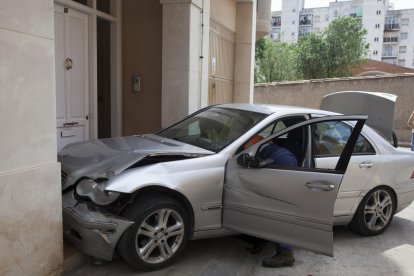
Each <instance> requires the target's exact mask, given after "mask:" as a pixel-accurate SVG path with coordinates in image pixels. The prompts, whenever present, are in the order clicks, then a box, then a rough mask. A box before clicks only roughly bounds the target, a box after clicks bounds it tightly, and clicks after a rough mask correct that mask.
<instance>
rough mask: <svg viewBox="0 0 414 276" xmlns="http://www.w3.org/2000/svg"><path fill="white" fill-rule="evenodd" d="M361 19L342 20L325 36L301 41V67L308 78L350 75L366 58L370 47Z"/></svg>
mask: <svg viewBox="0 0 414 276" xmlns="http://www.w3.org/2000/svg"><path fill="white" fill-rule="evenodd" d="M366 33H367V31H366V30H365V29H363V27H362V22H361V20H360V19H356V18H352V17H348V16H346V17H340V18H338V19H336V20H334V21H332V22H331V24H329V26H328V28H327V29H326V30H325V31H324V33H323V34H322V35H315V34H312V35H309V36H305V37H302V38H301V39H300V41H299V54H298V64H299V69H300V72H301V73H302V74H303V76H304V77H305V78H332V77H345V76H349V75H351V69H352V67H354V66H356V65H358V64H360V63H361V62H363V61H364V60H365V59H366V55H367V51H368V44H367V43H366V42H365V40H364V38H365V35H366Z"/></svg>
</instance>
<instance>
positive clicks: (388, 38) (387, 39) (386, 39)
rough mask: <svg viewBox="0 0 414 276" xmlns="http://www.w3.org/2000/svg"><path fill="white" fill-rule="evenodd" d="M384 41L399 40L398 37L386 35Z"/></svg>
mask: <svg viewBox="0 0 414 276" xmlns="http://www.w3.org/2000/svg"><path fill="white" fill-rule="evenodd" d="M383 42H384V43H390V42H398V37H396V36H394V37H384V38H383Z"/></svg>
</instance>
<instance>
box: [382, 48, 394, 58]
mask: <svg viewBox="0 0 414 276" xmlns="http://www.w3.org/2000/svg"><path fill="white" fill-rule="evenodd" d="M395 52H396V51H394V47H392V45H385V46H384V51H383V53H382V56H384V57H392V56H396V54H395Z"/></svg>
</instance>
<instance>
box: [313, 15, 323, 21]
mask: <svg viewBox="0 0 414 276" xmlns="http://www.w3.org/2000/svg"><path fill="white" fill-rule="evenodd" d="M320 21H321V17H320V16H319V15H315V17H314V18H313V22H320Z"/></svg>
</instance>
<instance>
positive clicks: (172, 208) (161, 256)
mask: <svg viewBox="0 0 414 276" xmlns="http://www.w3.org/2000/svg"><path fill="white" fill-rule="evenodd" d="M123 216H125V217H127V218H129V219H131V220H133V221H135V224H134V225H133V226H131V227H130V228H128V230H127V231H125V233H124V234H123V235H122V237H121V239H120V241H119V245H118V250H119V253H120V254H121V256H122V257H123V258H124V259H125V260H126V261H127V262H128V263H129V264H130V265H132V266H133V267H135V268H136V269H139V270H156V269H160V268H162V267H165V266H167V265H168V264H169V263H171V262H172V261H174V259H175V258H176V257H177V255H179V253H180V252H181V251H182V250H183V248H184V246H185V244H186V243H187V240H188V237H189V229H190V227H189V218H188V215H187V212H186V210H185V209H184V208H183V207H182V206H181V205H180V204H179V203H178V202H177V201H175V200H174V199H172V198H169V197H166V196H162V195H153V196H150V195H149V196H147V197H146V198H145V199H142V200H140V199H138V202H136V203H135V204H132V205H131V206H129V208H128V209H127V210H126V211H125V212H124V214H123Z"/></svg>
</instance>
